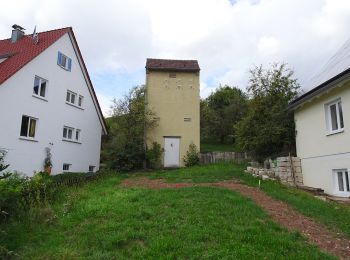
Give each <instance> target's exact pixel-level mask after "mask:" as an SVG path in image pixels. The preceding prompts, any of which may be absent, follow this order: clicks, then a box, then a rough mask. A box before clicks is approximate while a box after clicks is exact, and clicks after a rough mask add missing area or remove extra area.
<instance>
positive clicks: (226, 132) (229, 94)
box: [201, 85, 247, 143]
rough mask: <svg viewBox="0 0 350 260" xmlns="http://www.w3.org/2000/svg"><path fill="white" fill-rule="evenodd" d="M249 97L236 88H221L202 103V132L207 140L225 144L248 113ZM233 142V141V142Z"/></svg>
mask: <svg viewBox="0 0 350 260" xmlns="http://www.w3.org/2000/svg"><path fill="white" fill-rule="evenodd" d="M246 101H247V96H246V95H245V93H244V92H243V91H242V90H240V89H239V88H236V87H230V86H227V85H226V86H220V87H219V88H218V89H216V91H215V92H213V93H212V94H211V95H210V96H209V97H208V98H207V99H205V100H202V102H201V131H202V133H203V136H204V137H205V138H206V139H211V140H214V141H219V142H220V143H224V141H225V139H227V137H228V136H231V137H233V135H232V131H233V130H234V125H235V124H236V123H237V122H238V121H239V120H240V119H241V118H242V117H243V115H244V114H245V111H246ZM232 141H233V140H232Z"/></svg>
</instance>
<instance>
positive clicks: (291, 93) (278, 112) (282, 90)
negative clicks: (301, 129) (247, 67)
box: [235, 64, 300, 161]
mask: <svg viewBox="0 0 350 260" xmlns="http://www.w3.org/2000/svg"><path fill="white" fill-rule="evenodd" d="M250 74H251V76H250V80H249V86H248V88H247V90H248V93H249V95H250V96H251V100H249V103H248V104H249V106H248V111H247V114H246V115H245V116H244V117H243V119H242V120H241V121H240V122H239V123H238V124H237V125H236V127H235V136H236V140H237V144H238V145H239V147H240V148H241V149H242V150H243V151H247V152H249V153H250V154H251V155H252V156H253V157H255V158H256V159H257V160H259V161H263V160H264V159H265V158H267V157H270V156H276V155H279V154H281V153H288V152H290V153H292V154H294V153H295V126H294V118H293V113H292V112H290V111H287V106H288V103H289V102H290V101H291V100H292V99H293V98H295V97H296V96H297V95H298V93H299V92H298V91H299V88H300V86H299V84H298V83H297V80H296V79H295V78H293V71H292V70H291V69H289V68H287V66H286V64H282V65H279V64H273V65H272V67H271V68H270V69H268V70H265V69H263V67H262V66H260V67H256V68H254V69H253V70H251V71H250Z"/></svg>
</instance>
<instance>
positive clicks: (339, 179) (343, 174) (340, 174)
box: [333, 169, 350, 195]
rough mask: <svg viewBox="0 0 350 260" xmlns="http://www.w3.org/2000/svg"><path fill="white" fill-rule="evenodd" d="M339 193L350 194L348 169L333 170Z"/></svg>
mask: <svg viewBox="0 0 350 260" xmlns="http://www.w3.org/2000/svg"><path fill="white" fill-rule="evenodd" d="M333 173H334V175H335V176H334V177H335V187H336V192H337V193H344V194H347V195H348V194H350V183H349V173H348V170H347V169H342V170H333Z"/></svg>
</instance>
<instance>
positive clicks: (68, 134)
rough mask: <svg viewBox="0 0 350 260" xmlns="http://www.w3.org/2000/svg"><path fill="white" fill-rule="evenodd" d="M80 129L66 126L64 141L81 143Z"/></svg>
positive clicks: (64, 128)
mask: <svg viewBox="0 0 350 260" xmlns="http://www.w3.org/2000/svg"><path fill="white" fill-rule="evenodd" d="M80 132H81V130H80V129H75V128H73V127H69V126H64V127H63V140H68V141H73V142H77V143H78V142H79V141H80Z"/></svg>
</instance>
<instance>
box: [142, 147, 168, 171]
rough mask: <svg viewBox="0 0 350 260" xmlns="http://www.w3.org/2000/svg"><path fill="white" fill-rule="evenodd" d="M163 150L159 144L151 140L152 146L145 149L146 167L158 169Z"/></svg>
mask: <svg viewBox="0 0 350 260" xmlns="http://www.w3.org/2000/svg"><path fill="white" fill-rule="evenodd" d="M163 152H164V149H163V148H162V147H161V146H160V144H159V143H157V142H153V143H152V148H151V149H147V151H146V160H147V167H149V168H151V169H159V168H160V166H161V164H162V162H161V156H162V153H163Z"/></svg>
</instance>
